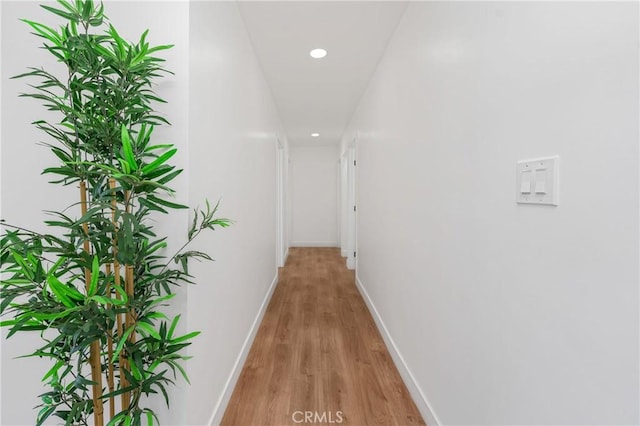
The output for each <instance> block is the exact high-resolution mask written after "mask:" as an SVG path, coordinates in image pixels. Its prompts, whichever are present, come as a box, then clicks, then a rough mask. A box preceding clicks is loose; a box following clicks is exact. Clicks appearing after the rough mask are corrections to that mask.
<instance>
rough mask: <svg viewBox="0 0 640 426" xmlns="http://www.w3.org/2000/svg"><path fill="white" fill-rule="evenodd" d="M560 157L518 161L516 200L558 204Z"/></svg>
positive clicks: (524, 202)
mask: <svg viewBox="0 0 640 426" xmlns="http://www.w3.org/2000/svg"><path fill="white" fill-rule="evenodd" d="M559 175H560V157H558V156H554V157H544V158H534V159H531V160H523V161H518V162H517V163H516V202H517V203H519V204H546V205H550V206H557V205H558V195H559V177H560V176H559Z"/></svg>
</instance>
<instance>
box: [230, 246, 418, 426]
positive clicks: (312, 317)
mask: <svg viewBox="0 0 640 426" xmlns="http://www.w3.org/2000/svg"><path fill="white" fill-rule="evenodd" d="M344 263H345V262H344V259H343V258H342V257H340V251H339V249H334V248H291V249H290V255H289V258H288V260H287V263H286V265H285V267H284V268H282V269H281V274H280V281H279V283H278V286H277V288H276V289H275V291H274V294H273V297H272V299H271V303H270V304H269V307H268V309H267V311H266V313H265V316H264V319H263V321H262V324H261V326H260V329H259V330H258V334H257V336H256V338H255V341H254V343H253V346H252V348H251V351H250V353H249V355H248V357H247V361H246V363H245V365H244V368H243V371H242V373H241V375H240V378H239V379H238V383H237V385H236V388H235V390H234V392H233V395H232V397H231V401H230V402H229V405H228V408H227V411H226V413H225V416H224V418H223V421H222V425H224V426H231V425H235V426H249V425H287V424H297V423H302V424H304V423H305V422H304V420H305V414H306V415H307V416H311V415H313V416H317V417H309V420H310V421H307V422H306V423H315V424H329V423H342V424H346V425H365V424H366V425H374V424H379V425H394V424H397V425H409V424H424V422H423V420H422V418H421V416H420V414H419V412H418V410H417V409H416V406H415V405H414V403H413V401H412V400H411V397H410V396H409V393H408V391H407V389H406V387H405V385H404V383H403V382H402V379H401V378H400V375H399V374H398V371H397V370H396V368H395V366H394V364H393V361H392V360H391V357H390V355H389V353H388V352H387V349H386V347H385V345H384V342H383V341H382V338H381V337H380V334H379V333H378V330H377V328H376V326H375V323H374V321H373V319H372V317H371V315H370V314H369V311H368V310H367V307H366V305H365V303H364V301H363V299H362V297H361V296H360V294H359V292H358V290H357V288H356V286H355V282H354V273H353V272H352V271H349V270H348V269H347V268H346V267H345V266H344ZM305 412H312V413H313V414H310V413H305ZM323 416H324V419H323ZM318 420H324V421H318ZM340 420H342V421H340Z"/></svg>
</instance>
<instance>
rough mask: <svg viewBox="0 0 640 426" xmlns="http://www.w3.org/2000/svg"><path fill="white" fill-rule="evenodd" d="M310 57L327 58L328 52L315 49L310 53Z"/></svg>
mask: <svg viewBox="0 0 640 426" xmlns="http://www.w3.org/2000/svg"><path fill="white" fill-rule="evenodd" d="M309 55H311V57H312V58H315V59H320V58H324V57H325V56H327V51H326V50H324V49H313V50H312V51H311V52H309Z"/></svg>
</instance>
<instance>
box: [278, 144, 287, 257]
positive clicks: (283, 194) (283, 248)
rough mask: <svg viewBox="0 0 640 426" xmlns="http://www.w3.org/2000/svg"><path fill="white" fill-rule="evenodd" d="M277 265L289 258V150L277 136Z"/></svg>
mask: <svg viewBox="0 0 640 426" xmlns="http://www.w3.org/2000/svg"><path fill="white" fill-rule="evenodd" d="M276 141H277V143H276V267H278V268H282V267H284V264H285V262H286V260H287V254H288V249H289V247H288V243H287V231H286V230H287V166H288V161H287V151H286V149H285V147H284V145H283V143H282V141H281V140H280V138H279V137H276Z"/></svg>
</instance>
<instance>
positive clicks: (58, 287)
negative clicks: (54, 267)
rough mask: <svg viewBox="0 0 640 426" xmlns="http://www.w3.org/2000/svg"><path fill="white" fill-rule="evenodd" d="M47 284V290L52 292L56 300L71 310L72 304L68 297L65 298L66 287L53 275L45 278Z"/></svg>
mask: <svg viewBox="0 0 640 426" xmlns="http://www.w3.org/2000/svg"><path fill="white" fill-rule="evenodd" d="M47 283H48V284H49V288H50V289H51V291H52V292H53V294H54V295H55V296H56V297H57V298H58V300H59V301H60V302H62V303H63V304H64V305H65V306H66V307H68V308H72V307H73V306H74V303H73V302H72V301H71V299H70V298H69V296H67V294H66V292H65V291H64V287H66V286H65V285H64V284H62V282H60V280H58V278H56V277H55V276H53V275H49V277H48V278H47Z"/></svg>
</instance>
